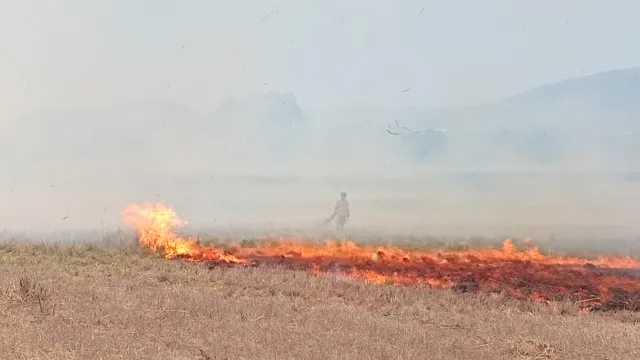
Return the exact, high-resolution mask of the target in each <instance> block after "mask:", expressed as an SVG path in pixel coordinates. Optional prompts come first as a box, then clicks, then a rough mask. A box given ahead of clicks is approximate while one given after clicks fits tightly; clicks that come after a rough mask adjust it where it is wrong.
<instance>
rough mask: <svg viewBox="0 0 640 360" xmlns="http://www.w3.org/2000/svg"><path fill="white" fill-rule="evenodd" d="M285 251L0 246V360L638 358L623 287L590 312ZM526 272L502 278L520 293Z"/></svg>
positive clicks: (466, 282) (475, 276)
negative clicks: (241, 259)
mask: <svg viewBox="0 0 640 360" xmlns="http://www.w3.org/2000/svg"><path fill="white" fill-rule="evenodd" d="M290 259H293V258H285V260H282V259H279V260H278V259H262V260H263V261H262V262H261V263H260V262H255V263H251V264H249V265H243V266H232V265H229V264H224V263H217V264H216V263H208V264H206V263H194V262H189V261H185V260H181V259H176V260H166V259H163V258H162V257H160V256H159V255H158V254H157V253H153V252H150V251H147V250H145V249H137V248H115V249H112V250H106V249H102V248H100V247H96V246H47V245H33V244H0V333H1V334H2V336H0V354H2V355H0V358H3V359H5V358H6V359H25V360H26V359H34V360H35V359H62V360H80V359H82V360H84V359H171V360H178V359H180V360H182V359H309V360H316V359H317V360H319V359H346V358H348V359H380V360H386V359H433V360H435V359H438V360H455V359H473V358H478V359H496V360H503V359H504V360H507V359H569V360H573V359H576V360H577V359H609V360H614V359H615V360H618V359H619V360H623V359H638V358H640V347H638V343H640V332H638V326H640V313H638V312H633V311H625V310H619V309H620V308H632V307H631V306H629V305H624V304H627V303H629V304H630V303H632V302H630V301H629V297H630V296H632V295H631V294H630V293H628V292H627V293H625V292H624V291H614V292H612V294H613V295H612V297H611V299H610V301H611V303H607V302H603V303H601V304H600V306H601V307H602V308H601V309H600V310H607V309H606V308H605V307H609V308H612V309H616V310H615V311H591V312H588V311H582V310H583V309H581V308H580V306H579V305H578V304H577V303H576V300H575V299H571V298H569V297H566V298H561V299H562V300H560V301H557V302H548V303H544V302H542V303H541V302H533V301H529V300H517V299H515V297H514V296H510V295H508V294H507V293H506V292H505V291H499V289H498V288H499V286H498V285H500V284H498V283H496V291H495V292H493V293H489V292H487V290H486V284H487V280H490V279H491V278H490V277H483V276H481V275H482V274H483V273H482V272H478V271H469V269H466V272H464V271H463V269H460V271H459V274H460V277H459V278H457V279H458V282H457V284H459V285H458V286H456V288H455V289H444V290H443V289H432V288H429V287H427V286H423V285H407V286H392V285H389V284H381V285H375V284H367V283H366V282H364V281H360V280H357V279H352V278H349V277H345V276H333V275H332V274H333V273H331V272H330V271H331V270H332V269H333V270H334V271H336V273H335V274H336V275H338V274H339V272H340V271H341V266H342V265H341V264H340V263H339V262H333V263H330V262H327V263H326V264H325V265H323V266H325V268H324V269H323V270H326V271H327V272H328V274H330V275H329V276H313V275H312V274H310V272H309V271H308V269H307V268H305V267H304V263H303V262H299V261H292V260H290ZM292 264H293V265H295V264H297V266H299V267H298V268H296V266H292ZM362 266H376V265H375V264H365V265H362ZM514 266H517V265H514ZM400 269H403V268H402V267H400ZM404 269H406V267H405V268H404ZM507 269H508V267H507ZM301 270H302V271H301ZM529 270H530V271H531V273H535V271H536V270H544V269H540V268H536V267H529ZM546 270H549V269H546ZM558 271H564V270H562V269H558ZM576 271H577V270H576ZM487 274H488V275H491V274H493V273H492V272H489V273H486V274H485V275H487ZM441 275H442V276H443V277H446V276H447V274H446V273H444V272H442V273H441ZM599 276H611V275H610V274H600V275H599ZM533 280H536V278H535V277H527V276H520V277H519V278H516V277H514V278H513V279H512V280H510V281H512V282H511V283H506V285H504V284H503V286H505V287H507V288H511V287H512V285H514V284H519V286H520V288H517V289H518V290H519V291H523V292H526V289H528V288H531V287H532V286H535V282H533ZM532 284H533V285H532ZM556 285H557V284H555V283H553V282H551V283H550V284H547V285H545V286H547V287H545V289H549V291H551V290H553V289H554V286H556ZM583 285H585V284H583ZM483 286H484V287H483ZM622 290H624V289H622ZM531 291H537V290H536V288H535V287H534V288H531ZM585 291H587V292H588V291H590V290H589V289H587V290H585ZM625 291H626V290H625ZM619 303H624V304H623V305H621V304H619Z"/></svg>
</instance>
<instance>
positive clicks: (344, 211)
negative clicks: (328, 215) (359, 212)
mask: <svg viewBox="0 0 640 360" xmlns="http://www.w3.org/2000/svg"><path fill="white" fill-rule="evenodd" d="M335 211H336V215H337V216H348V215H349V202H347V200H346V199H340V200H338V202H337V203H336V208H335Z"/></svg>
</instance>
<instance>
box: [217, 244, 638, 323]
mask: <svg viewBox="0 0 640 360" xmlns="http://www.w3.org/2000/svg"><path fill="white" fill-rule="evenodd" d="M249 260H250V261H249V263H248V264H242V265H238V264H230V263H226V262H218V261H216V262H210V263H209V264H208V267H209V268H210V269H213V268H217V267H234V266H250V267H257V266H262V265H271V266H280V267H284V268H288V269H291V270H305V271H308V270H311V269H315V270H317V271H320V272H321V273H324V274H332V273H333V274H335V273H341V274H344V273H347V274H348V273H349V270H350V269H357V270H374V271H376V272H377V273H379V274H382V275H386V276H389V277H392V276H393V275H394V274H407V275H409V276H413V277H416V278H431V279H437V280H447V282H448V283H451V286H450V287H449V288H450V289H451V290H452V291H454V292H458V293H476V294H477V293H501V294H505V295H507V296H510V297H512V298H514V299H519V300H534V301H542V302H565V301H568V302H573V303H575V304H577V305H578V306H579V307H580V308H582V309H585V310H587V311H601V312H608V311H640V274H639V273H638V272H637V271H632V270H628V269H607V268H600V267H597V266H595V265H593V264H586V265H585V266H568V265H553V264H540V263H534V262H531V261H517V260H516V261H513V260H510V261H499V262H489V261H482V260H479V259H474V260H473V261H472V262H471V263H469V262H464V263H463V262H460V261H458V260H457V259H454V258H451V259H448V260H449V261H448V262H447V263H446V264H439V263H436V262H434V261H432V260H430V259H423V261H422V262H408V261H401V262H389V261H372V260H371V261H369V260H365V261H350V260H348V259H343V258H320V257H318V258H299V257H297V256H296V254H287V256H284V255H281V256H259V255H256V256H253V257H251V258H250V259H249ZM610 284H612V285H615V286H611V285H610ZM619 286H623V287H619ZM600 289H606V290H608V291H602V290H600Z"/></svg>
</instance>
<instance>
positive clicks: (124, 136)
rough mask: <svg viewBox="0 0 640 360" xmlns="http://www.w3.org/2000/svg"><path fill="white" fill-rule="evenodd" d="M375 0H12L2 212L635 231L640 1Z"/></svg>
mask: <svg viewBox="0 0 640 360" xmlns="http://www.w3.org/2000/svg"><path fill="white" fill-rule="evenodd" d="M240 3H242V4H240ZM361 3H362V6H360V7H357V6H356V5H353V8H352V6H351V5H350V6H349V7H348V9H347V7H346V6H343V5H340V3H339V2H333V1H330V2H323V3H322V4H320V3H317V4H316V3H313V4H311V5H308V7H306V6H307V5H305V6H303V5H295V4H292V3H275V2H272V3H269V2H249V1H245V2H238V5H229V4H226V5H224V6H223V5H222V3H217V2H205V1H193V2H189V4H186V3H185V4H183V3H180V4H178V3H173V2H163V1H157V2H145V1H140V2H135V5H134V4H133V2H120V1H95V2H91V4H89V3H87V2H80V1H76V2H74V1H70V2H66V3H65V4H66V5H65V7H64V8H57V7H56V8H49V7H48V5H47V4H46V2H44V1H42V2H39V1H34V2H20V4H19V5H18V3H17V2H15V3H9V2H6V3H1V5H0V24H2V25H0V30H2V31H1V32H0V33H1V34H2V35H0V44H1V46H2V52H3V54H8V55H7V56H3V57H4V59H3V60H2V62H0V83H2V85H1V86H2V87H1V88H0V102H1V103H2V104H4V105H3V108H2V109H0V116H1V117H2V118H1V120H0V130H1V131H2V132H1V136H0V138H1V142H0V148H1V149H0V150H2V152H1V154H2V155H1V158H2V160H3V163H4V164H5V169H4V171H3V172H2V175H1V176H0V186H1V187H0V200H1V201H2V204H4V205H3V206H2V208H1V210H0V220H1V221H2V223H3V227H4V228H5V229H7V230H6V231H9V232H19V231H26V232H27V233H38V234H44V233H51V232H56V231H57V232H60V231H71V232H74V231H94V230H97V229H99V230H100V231H110V230H114V229H116V228H118V227H119V226H122V225H123V224H122V222H121V219H120V212H121V210H122V209H123V207H124V206H125V205H126V204H128V203H132V202H145V201H160V200H163V201H166V202H167V203H168V204H170V205H172V206H173V207H175V208H176V210H177V211H178V213H179V214H180V215H181V216H182V217H183V218H185V219H186V220H187V221H189V224H190V226H191V227H193V228H194V229H195V228H200V229H205V228H206V229H210V231H215V229H217V230H219V231H223V230H224V231H228V230H233V229H235V230H237V229H252V231H253V232H254V233H256V234H257V233H261V232H262V233H271V232H274V231H276V229H289V230H291V229H295V230H297V231H299V232H301V233H313V232H316V231H321V230H322V228H319V227H318V226H317V224H318V223H319V222H321V221H322V220H323V219H325V218H326V217H327V216H328V215H329V214H330V213H331V212H332V210H333V205H334V204H335V202H336V201H337V200H338V198H339V194H340V192H342V191H345V192H347V193H348V199H349V201H350V204H351V208H352V217H351V219H350V222H349V225H348V226H349V230H350V231H353V232H354V233H356V232H358V231H360V232H368V233H375V234H390V233H403V234H414V235H431V236H440V235H445V234H446V235H451V236H456V235H457V236H498V235H503V234H513V235H516V236H529V235H530V236H534V237H535V236H539V237H543V238H555V237H558V236H559V237H564V238H570V237H576V238H586V237H589V238H597V239H604V240H606V239H612V238H618V237H623V238H627V239H635V237H636V235H635V234H637V231H638V230H639V229H638V226H637V225H635V224H636V222H635V218H636V213H637V210H636V209H637V204H638V203H640V202H639V200H640V141H639V140H640V138H639V137H638V134H639V132H640V122H639V121H638V115H639V114H640V81H639V79H640V68H637V67H635V66H637V65H638V64H640V51H638V50H637V49H636V50H631V49H630V48H631V47H629V46H628V43H629V42H628V41H626V40H624V39H631V37H632V36H634V34H635V30H638V29H637V27H638V25H637V22H636V21H635V19H634V18H633V17H631V16H630V14H633V13H634V8H635V10H640V9H639V8H638V5H637V4H636V3H634V2H617V3H616V4H615V5H613V4H609V5H607V6H605V5H602V4H599V3H594V4H593V6H594V7H597V6H600V7H605V8H606V9H604V10H603V9H600V10H597V9H591V8H590V9H589V10H585V9H583V8H585V7H584V6H581V7H579V8H578V7H575V6H574V7H571V6H569V5H566V6H565V5H562V6H564V7H562V8H560V9H556V11H554V14H549V12H548V11H541V10H540V8H544V9H548V8H549V7H550V6H558V5H557V4H556V5H552V4H551V3H550V2H549V3H548V4H547V6H546V7H545V6H542V5H540V4H539V3H537V4H536V7H535V8H531V7H528V5H509V6H506V5H505V3H503V2H499V1H488V2H483V5H482V6H480V5H474V6H473V9H469V11H466V10H465V11H464V12H463V11H461V10H460V9H456V8H455V6H453V5H452V6H449V5H444V2H443V3H442V4H440V5H429V6H427V5H423V4H422V3H421V2H417V1H414V2H407V3H406V4H402V5H399V4H395V5H394V6H393V7H390V5H383V4H382V3H381V2H373V3H372V2H366V3H365V2H361ZM569 3H572V2H568V4H569ZM623 3H624V4H625V5H624V6H623V5H621V4H623ZM142 4H145V5H144V6H143V5H142ZM234 4H235V3H234ZM354 4H355V2H354ZM575 4H578V3H577V2H576V3H575ZM575 4H574V5H575ZM625 6H626V7H625ZM422 8H424V11H423V12H421V9H422ZM354 9H357V10H354ZM554 9H555V7H554ZM605 10H606V11H605ZM474 12H475V14H476V15H473V16H472V15H470V14H472V13H474ZM496 12H498V13H500V14H502V17H498V15H496ZM604 13H608V14H611V13H614V14H616V17H615V18H616V20H615V21H613V20H607V19H600V16H601V15H600V14H604ZM635 13H637V12H635ZM489 14H493V15H491V16H492V17H491V18H486V17H485V16H488V15H489ZM618 15H619V16H618ZM493 17H495V19H494V18H493ZM503 18H508V20H504V19H503ZM611 18H612V19H613V18H614V16H611ZM16 19H17V20H16ZM607 21H608V22H607ZM594 23H600V24H602V23H604V24H606V25H602V26H598V29H597V30H596V29H595V28H594V27H593V26H594V25H592V24H594ZM489 24H490V25H491V26H489ZM380 29H387V30H380ZM611 39H616V40H615V41H612V40H611ZM620 39H623V40H620ZM374 40H375V41H374ZM567 44H571V45H572V47H570V46H568V45H567ZM543 54H553V56H552V57H551V56H545V55H543ZM507 59H508V60H507ZM586 59H588V60H586ZM604 240H603V241H604Z"/></svg>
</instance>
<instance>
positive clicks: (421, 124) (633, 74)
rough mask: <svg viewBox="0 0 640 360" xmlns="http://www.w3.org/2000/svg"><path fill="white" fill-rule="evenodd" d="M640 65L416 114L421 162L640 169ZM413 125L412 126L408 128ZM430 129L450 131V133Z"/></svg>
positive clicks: (407, 134)
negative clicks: (430, 114)
mask: <svg viewBox="0 0 640 360" xmlns="http://www.w3.org/2000/svg"><path fill="white" fill-rule="evenodd" d="M639 115H640V68H633V69H625V70H615V71H609V72H604V73H599V74H595V75H589V76H584V77H579V78H572V79H567V80H564V81H561V82H558V83H554V84H548V85H544V86H540V87H537V88H534V89H531V90H528V91H526V92H523V93H521V94H518V95H516V96H513V97H509V98H506V99H503V100H501V101H497V102H494V103H491V104H485V105H481V106H476V107H471V108H467V109H463V110H461V111H458V112H455V113H450V114H445V115H443V116H438V117H435V118H429V119H426V118H423V119H418V118H417V117H415V116H414V117H409V118H403V119H400V120H399V121H400V123H401V124H411V125H410V126H413V127H415V128H414V129H416V130H417V132H418V133H416V132H415V131H413V132H412V131H407V130H404V131H402V136H403V137H404V138H405V139H406V141H405V144H406V145H407V147H408V151H409V153H410V154H411V156H413V157H414V159H419V160H420V161H421V162H427V163H429V162H432V163H442V160H443V159H446V160H447V162H448V163H449V164H450V165H451V166H456V167H460V168H473V167H485V168H496V169H499V168H510V167H537V168H555V169H568V168H576V169H577V168H589V169H592V168H597V169H614V168H615V169H630V168H633V169H638V168H640V141H638V140H640V138H639V134H640V121H639V120H640V119H639V118H638V116H639ZM407 127H409V126H407ZM427 128H431V129H433V128H446V129H447V132H446V135H443V134H441V133H440V134H438V133H435V132H434V131H424V129H427Z"/></svg>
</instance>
